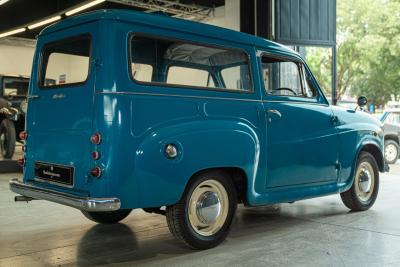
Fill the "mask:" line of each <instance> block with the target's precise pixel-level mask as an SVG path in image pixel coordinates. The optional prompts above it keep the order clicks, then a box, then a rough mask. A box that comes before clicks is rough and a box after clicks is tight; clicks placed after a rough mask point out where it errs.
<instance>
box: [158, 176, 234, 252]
mask: <svg viewBox="0 0 400 267" xmlns="http://www.w3.org/2000/svg"><path fill="white" fill-rule="evenodd" d="M236 201H237V197H236V190H235V186H234V184H233V182H232V180H231V179H230V177H229V176H228V175H226V174H225V173H224V172H220V171H210V172H206V173H202V174H199V175H197V176H196V177H194V178H193V179H192V181H191V182H190V183H189V185H188V186H187V188H186V190H185V193H184V195H183V197H182V199H181V200H180V202H178V203H177V204H175V205H172V206H168V207H167V210H166V216H167V223H168V227H169V229H170V231H171V233H172V234H173V235H174V236H175V237H176V238H177V239H179V240H182V241H184V242H185V243H186V244H187V245H189V246H190V247H192V248H195V249H208V248H212V247H215V246H217V245H218V244H219V243H221V242H222V241H223V240H224V239H225V238H226V236H227V235H228V233H229V229H230V226H231V223H232V219H233V216H234V215H235V211H236V206H237V202H236Z"/></svg>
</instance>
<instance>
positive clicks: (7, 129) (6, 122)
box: [0, 75, 29, 159]
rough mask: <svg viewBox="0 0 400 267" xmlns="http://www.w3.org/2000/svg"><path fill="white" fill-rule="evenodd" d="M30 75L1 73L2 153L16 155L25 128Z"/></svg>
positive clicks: (0, 114)
mask: <svg viewBox="0 0 400 267" xmlns="http://www.w3.org/2000/svg"><path fill="white" fill-rule="evenodd" d="M28 87H29V77H25V76H16V75H0V153H1V156H2V157H3V158H6V159H10V158H12V156H13V155H14V151H15V143H16V142H20V141H21V140H20V139H19V136H18V134H19V133H20V132H21V131H23V130H24V126H25V112H26V105H27V101H26V95H27V92H28Z"/></svg>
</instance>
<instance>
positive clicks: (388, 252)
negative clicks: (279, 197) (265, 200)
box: [0, 162, 400, 267]
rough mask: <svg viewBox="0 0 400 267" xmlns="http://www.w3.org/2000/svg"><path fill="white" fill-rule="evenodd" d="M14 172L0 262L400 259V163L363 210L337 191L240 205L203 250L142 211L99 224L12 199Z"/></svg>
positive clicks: (1, 179)
mask: <svg viewBox="0 0 400 267" xmlns="http://www.w3.org/2000/svg"><path fill="white" fill-rule="evenodd" d="M16 176H19V175H18V174H15V175H10V174H8V175H1V176H0V266H7V267H8V266H30V267H32V266H94V265H96V266H97V265H103V266H105V265H109V266H111V265H112V266H230V267H233V266H293V265H296V266H400V201H399V200H400V194H399V190H400V162H398V163H397V165H393V166H392V169H391V172H390V173H388V174H384V175H381V190H380V193H379V197H378V200H377V202H376V204H375V206H374V207H373V208H372V209H371V210H369V211H367V212H360V213H352V212H349V211H348V210H347V209H346V208H345V207H344V206H343V204H342V202H341V200H340V197H339V196H329V197H324V198H318V199H313V200H306V201H300V202H297V203H295V204H282V205H279V206H275V207H267V208H244V207H239V209H238V212H237V216H236V218H235V220H234V223H233V227H232V231H231V233H230V235H229V236H228V238H227V240H226V241H225V242H224V243H222V244H221V245H220V246H218V247H217V248H214V249H211V250H207V251H194V250H191V249H188V248H186V247H185V246H183V245H182V244H181V243H179V242H177V241H176V240H175V239H174V238H173V237H172V236H171V234H170V233H169V231H168V228H167V225H166V222H165V219H164V217H162V216H160V215H149V214H145V213H144V212H142V211H141V210H138V211H134V212H133V213H132V214H131V215H130V216H129V217H128V218H127V219H125V220H124V221H123V222H122V223H121V224H117V225H112V226H103V225H96V224H95V223H92V222H91V221H89V220H87V219H85V218H84V217H83V216H82V215H81V214H80V212H79V211H77V210H74V209H71V208H68V207H64V206H60V205H57V204H53V203H49V202H45V201H33V202H31V203H29V204H25V203H13V196H14V194H13V193H11V192H10V191H9V190H8V180H9V179H10V178H13V177H16Z"/></svg>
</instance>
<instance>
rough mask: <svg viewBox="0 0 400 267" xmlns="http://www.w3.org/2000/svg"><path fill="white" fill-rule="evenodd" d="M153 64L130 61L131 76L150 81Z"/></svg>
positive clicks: (138, 79) (141, 80)
mask: <svg viewBox="0 0 400 267" xmlns="http://www.w3.org/2000/svg"><path fill="white" fill-rule="evenodd" d="M152 75H153V66H151V65H149V64H139V63H132V77H133V79H135V80H136V81H140V82H151V77H152Z"/></svg>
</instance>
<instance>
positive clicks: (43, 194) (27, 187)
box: [10, 179, 121, 211]
mask: <svg viewBox="0 0 400 267" xmlns="http://www.w3.org/2000/svg"><path fill="white" fill-rule="evenodd" d="M10 189H11V191H13V192H14V193H17V194H20V195H23V196H26V197H30V198H33V199H42V200H48V201H52V202H56V203H59V204H62V205H66V206H70V207H73V208H77V209H80V210H85V211H113V210H119V209H120V208H121V202H120V200H119V199H118V198H90V197H78V196H74V195H70V194H65V193H60V192H57V191H54V190H49V189H44V188H40V187H37V186H35V185H32V184H25V183H22V182H20V181H18V179H13V180H11V181H10Z"/></svg>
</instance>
